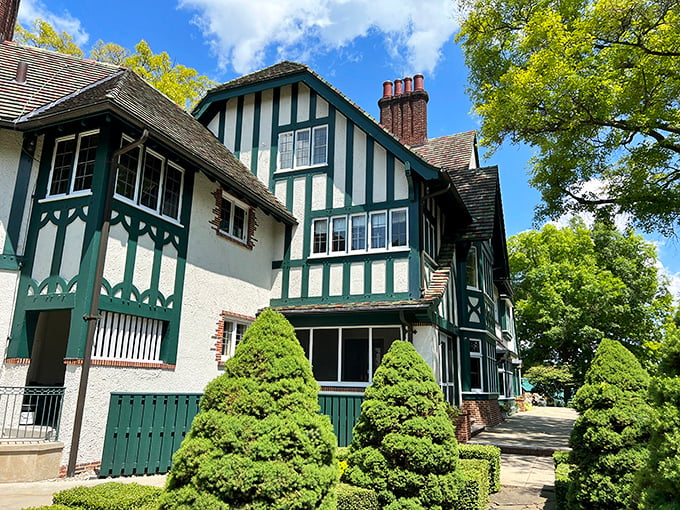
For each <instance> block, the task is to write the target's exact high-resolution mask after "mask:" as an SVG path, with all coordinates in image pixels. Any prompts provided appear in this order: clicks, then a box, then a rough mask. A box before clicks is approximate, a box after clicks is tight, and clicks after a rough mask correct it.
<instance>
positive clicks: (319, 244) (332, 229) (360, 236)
mask: <svg viewBox="0 0 680 510" xmlns="http://www.w3.org/2000/svg"><path fill="white" fill-rule="evenodd" d="M311 244H312V248H311V254H312V255H340V254H344V253H349V254H355V253H366V252H367V251H370V252H374V251H377V252H379V251H389V250H395V251H398V250H404V249H408V210H407V209H406V208H399V209H391V210H387V211H375V212H368V213H359V214H349V215H346V216H345V215H343V216H332V217H330V218H316V219H314V220H312V243H311Z"/></svg>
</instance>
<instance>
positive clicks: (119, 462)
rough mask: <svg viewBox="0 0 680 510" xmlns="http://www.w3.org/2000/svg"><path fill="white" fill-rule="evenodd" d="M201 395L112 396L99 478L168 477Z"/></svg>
mask: <svg viewBox="0 0 680 510" xmlns="http://www.w3.org/2000/svg"><path fill="white" fill-rule="evenodd" d="M200 398H201V393H179V394H177V393H173V394H164V393H111V401H110V403H109V416H108V419H107V422H106V435H105V437H104V449H103V452H102V465H101V470H100V472H99V476H100V477H102V478H103V477H107V476H121V475H139V474H154V473H167V472H168V471H169V470H170V466H171V465H172V454H173V453H175V451H176V450H177V449H178V448H179V445H180V444H181V443H182V440H183V439H184V436H186V434H187V432H188V431H189V429H190V428H191V422H192V420H193V419H194V416H196V413H198V402H199V400H200Z"/></svg>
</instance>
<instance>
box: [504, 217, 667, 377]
mask: <svg viewBox="0 0 680 510" xmlns="http://www.w3.org/2000/svg"><path fill="white" fill-rule="evenodd" d="M508 252H509V259H510V271H511V274H512V279H513V286H514V289H515V306H516V323H517V337H518V338H519V339H520V340H521V342H522V346H521V347H522V357H523V359H524V361H525V364H526V366H527V367H530V366H534V365H542V364H548V365H564V364H566V365H568V366H569V367H571V370H572V373H573V375H574V379H575V383H576V386H579V385H580V384H581V383H582V382H583V377H584V374H585V372H586V370H587V368H588V365H589V364H590V361H591V360H592V357H593V353H594V352H595V348H596V347H597V345H598V344H599V343H600V341H601V340H602V339H603V338H612V339H614V340H618V341H620V342H622V343H623V344H624V345H626V346H627V347H628V348H630V349H631V350H632V351H634V352H636V353H637V354H638V355H640V356H641V358H646V357H647V356H646V354H644V351H645V349H644V347H653V346H655V345H656V344H657V343H658V340H659V339H660V338H661V337H662V331H663V325H664V320H665V318H666V317H667V315H668V314H669V313H670V312H669V308H670V305H671V296H670V294H669V293H668V291H667V288H666V286H665V283H664V282H663V281H662V280H661V281H660V275H659V272H658V269H657V266H656V263H657V255H656V250H655V248H654V246H653V245H651V244H650V243H648V242H646V241H644V240H643V239H642V238H641V237H640V236H639V235H637V234H635V233H633V232H632V231H626V232H624V233H621V232H618V231H617V230H616V229H615V228H614V226H613V225H612V224H611V223H609V222H607V221H604V220H602V221H597V222H595V224H594V226H593V227H592V228H591V229H589V228H587V227H586V225H585V223H584V222H583V220H582V219H580V218H578V217H577V218H574V219H573V220H572V221H571V223H570V224H569V225H568V226H566V227H563V228H558V227H556V226H554V225H551V224H549V225H546V226H545V227H543V229H542V230H540V231H535V230H532V231H527V232H522V233H520V234H518V235H516V236H513V237H511V238H510V240H509V242H508Z"/></svg>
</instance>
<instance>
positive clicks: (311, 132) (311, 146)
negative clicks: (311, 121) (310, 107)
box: [276, 124, 329, 172]
mask: <svg viewBox="0 0 680 510" xmlns="http://www.w3.org/2000/svg"><path fill="white" fill-rule="evenodd" d="M324 127H325V128H326V151H325V157H324V162H323V163H316V164H314V163H313V161H314V145H315V144H314V133H315V132H316V131H317V130H319V129H322V128H324ZM303 131H309V136H310V138H309V164H308V165H297V163H296V160H297V153H296V148H297V138H298V133H301V132H303ZM328 133H329V129H328V124H323V125H321V126H314V127H306V128H300V129H294V130H292V131H282V132H281V133H279V134H278V136H277V151H276V172H293V171H295V170H301V169H305V168H317V167H322V166H328ZM287 134H292V135H293V163H292V167H291V168H281V151H280V150H278V147H280V145H281V143H280V142H281V136H283V135H287Z"/></svg>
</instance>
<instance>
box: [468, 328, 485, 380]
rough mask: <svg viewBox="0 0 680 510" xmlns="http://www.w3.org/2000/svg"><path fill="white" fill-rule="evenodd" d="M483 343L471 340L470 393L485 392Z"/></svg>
mask: <svg viewBox="0 0 680 510" xmlns="http://www.w3.org/2000/svg"><path fill="white" fill-rule="evenodd" d="M483 358H484V352H483V350H482V341H481V340H478V339H474V338H471V339H470V391H483V390H484V372H483Z"/></svg>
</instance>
